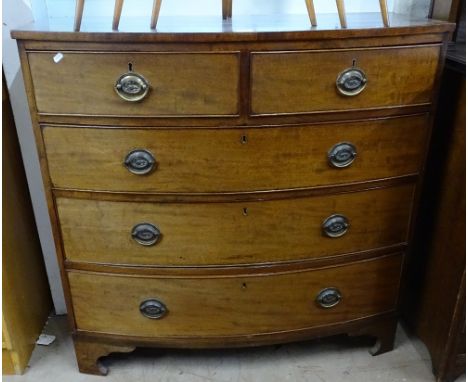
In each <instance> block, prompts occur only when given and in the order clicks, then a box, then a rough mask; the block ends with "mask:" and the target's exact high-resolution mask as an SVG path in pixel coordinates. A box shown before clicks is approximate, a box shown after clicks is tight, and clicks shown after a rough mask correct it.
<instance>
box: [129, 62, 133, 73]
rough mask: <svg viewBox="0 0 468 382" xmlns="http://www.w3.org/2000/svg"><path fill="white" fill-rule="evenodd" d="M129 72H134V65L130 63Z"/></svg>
mask: <svg viewBox="0 0 468 382" xmlns="http://www.w3.org/2000/svg"><path fill="white" fill-rule="evenodd" d="M128 71H129V72H133V63H131V62H129V63H128Z"/></svg>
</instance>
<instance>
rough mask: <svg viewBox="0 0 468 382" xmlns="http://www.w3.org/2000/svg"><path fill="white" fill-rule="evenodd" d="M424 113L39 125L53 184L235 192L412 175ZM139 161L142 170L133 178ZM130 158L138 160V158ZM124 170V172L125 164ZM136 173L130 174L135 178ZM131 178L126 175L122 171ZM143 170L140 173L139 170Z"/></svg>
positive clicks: (419, 151)
mask: <svg viewBox="0 0 468 382" xmlns="http://www.w3.org/2000/svg"><path fill="white" fill-rule="evenodd" d="M427 126H428V125H427V117H426V116H425V115H420V116H413V117H404V118H390V119H382V120H373V121H359V122H349V123H339V124H320V125H311V126H294V127H293V126H284V127H264V128H245V129H242V128H233V129H135V128H129V129H114V128H113V129H102V128H78V127H56V126H54V127H49V126H46V127H44V128H43V133H44V142H45V147H46V153H47V159H48V166H49V171H50V176H51V179H52V183H53V185H54V186H55V187H61V188H74V189H89V190H110V191H135V192H235V191H241V192H243V191H254V190H276V189H289V188H301V187H313V186H321V185H328V184H340V183H347V182H356V181H366V180H371V179H379V178H387V177H393V176H401V175H407V174H414V173H417V172H418V171H419V170H420V166H421V163H422V160H423V153H424V149H425V146H426V145H425V142H426V140H427V133H428V129H427ZM132 155H133V156H135V158H136V159H135V160H134V162H135V163H137V162H138V158H139V159H140V167H141V168H142V169H143V170H144V166H145V162H144V161H145V160H146V159H145V156H146V157H147V156H151V157H152V158H153V160H154V164H151V162H150V160H147V162H146V164H147V165H148V166H147V169H148V170H149V172H148V173H145V174H139V175H138V174H135V172H137V173H138V170H139V169H138V168H136V169H135V167H137V165H138V163H137V164H136V165H135V164H134V162H132V161H128V160H127V166H126V165H124V162H126V158H130V157H131V156H132ZM138 156H139V157H138ZM132 166H134V167H132ZM135 170H137V171H135ZM132 171H133V172H132ZM141 172H144V171H141Z"/></svg>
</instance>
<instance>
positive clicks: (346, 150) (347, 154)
mask: <svg viewBox="0 0 468 382" xmlns="http://www.w3.org/2000/svg"><path fill="white" fill-rule="evenodd" d="M356 155H357V149H356V146H354V145H353V144H352V143H349V142H340V143H337V144H336V145H335V146H333V147H332V148H331V149H330V150H329V151H328V163H330V165H331V166H332V167H336V168H345V167H349V166H351V163H353V162H354V160H355V159H356Z"/></svg>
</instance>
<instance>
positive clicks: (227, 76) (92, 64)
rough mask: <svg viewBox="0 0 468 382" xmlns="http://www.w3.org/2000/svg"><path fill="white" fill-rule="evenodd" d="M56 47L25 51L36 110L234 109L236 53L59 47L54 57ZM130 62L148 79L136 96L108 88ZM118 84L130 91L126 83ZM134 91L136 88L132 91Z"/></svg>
mask: <svg viewBox="0 0 468 382" xmlns="http://www.w3.org/2000/svg"><path fill="white" fill-rule="evenodd" d="M57 53H58V52H33V53H29V54H28V58H29V64H30V68H31V74H32V79H33V85H34V90H35V97H36V104H37V110H38V112H39V113H50V114H83V115H115V116H164V115H167V116H171V115H173V116H184V115H187V116H188V115H236V114H238V100H239V54H238V53H104V52H101V53H85V52H61V54H62V55H63V58H62V59H61V60H60V61H59V62H58V63H56V62H55V61H54V57H55V56H56V54H57ZM130 64H131V69H132V71H133V74H135V73H137V74H140V75H142V76H143V78H144V79H145V80H146V81H147V82H148V84H149V92H148V93H147V95H146V96H145V98H144V99H143V100H141V101H139V102H130V101H126V100H124V99H123V98H121V97H120V96H119V95H118V94H117V92H116V91H115V89H114V86H115V85H116V83H117V80H118V79H119V78H120V77H121V76H122V75H123V74H125V73H127V72H129V65H130ZM121 84H122V83H121ZM135 86H136V85H135ZM121 89H124V90H125V89H128V90H127V93H128V94H132V93H131V92H132V89H131V88H128V87H126V86H123V87H122V88H121ZM133 89H136V90H138V88H135V87H134V88H133ZM122 91H123V90H122ZM124 95H125V94H124ZM135 96H139V93H137V94H136V95H135V94H132V97H135Z"/></svg>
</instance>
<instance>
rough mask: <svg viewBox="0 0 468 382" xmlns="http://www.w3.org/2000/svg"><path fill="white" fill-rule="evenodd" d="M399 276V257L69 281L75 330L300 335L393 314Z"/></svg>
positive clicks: (72, 276) (79, 276)
mask: <svg viewBox="0 0 468 382" xmlns="http://www.w3.org/2000/svg"><path fill="white" fill-rule="evenodd" d="M400 270H401V256H400V255H393V256H388V257H384V258H381V259H376V260H370V261H364V262H358V263H353V264H349V265H344V266H337V267H331V268H324V269H317V270H305V271H299V272H297V271H296V272H290V273H283V274H276V275H269V276H267V275H248V276H239V277H223V276H216V277H198V276H197V277H191V278H184V277H182V276H180V277H145V278H140V277H136V276H133V277H131V276H129V275H127V276H118V275H110V274H97V273H96V274H93V273H84V272H73V271H72V272H69V273H68V279H69V281H70V290H71V300H72V301H73V310H74V314H75V319H76V324H77V328H78V330H85V331H92V332H104V333H111V334H120V335H131V336H145V337H164V336H179V337H180V336H189V337H191V336H194V337H195V336H228V335H246V334H259V333H271V332H278V331H281V330H299V329H305V328H311V327H315V326H323V325H327V324H335V323H341V322H346V321H350V320H354V319H358V318H363V317H367V316H371V315H375V314H379V313H383V312H388V311H392V310H394V309H395V306H396V301H397V295H398V286H399V279H400ZM291 286H294V287H293V288H292V287H291ZM325 306H329V307H325Z"/></svg>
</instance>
